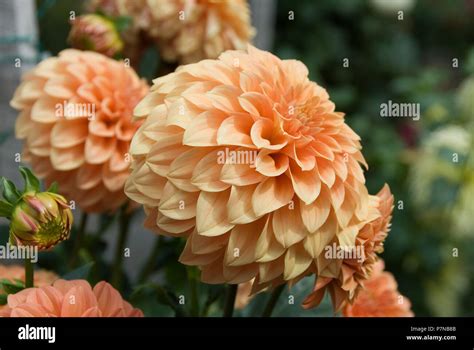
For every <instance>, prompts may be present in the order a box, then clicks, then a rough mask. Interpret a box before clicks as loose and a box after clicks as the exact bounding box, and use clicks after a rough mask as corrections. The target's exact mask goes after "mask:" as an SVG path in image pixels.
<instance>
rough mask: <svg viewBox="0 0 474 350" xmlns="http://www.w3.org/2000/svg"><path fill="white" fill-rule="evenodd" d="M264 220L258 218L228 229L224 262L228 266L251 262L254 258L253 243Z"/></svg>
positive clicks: (260, 230)
mask: <svg viewBox="0 0 474 350" xmlns="http://www.w3.org/2000/svg"><path fill="white" fill-rule="evenodd" d="M265 222H266V220H264V219H260V220H258V221H254V222H252V223H249V224H246V225H237V226H236V227H234V228H233V229H232V231H230V237H229V241H228V244H227V250H226V254H225V257H224V263H225V264H226V265H229V266H242V265H247V264H251V263H253V262H254V259H255V243H256V242H257V239H258V232H262V229H263V226H264V224H265Z"/></svg>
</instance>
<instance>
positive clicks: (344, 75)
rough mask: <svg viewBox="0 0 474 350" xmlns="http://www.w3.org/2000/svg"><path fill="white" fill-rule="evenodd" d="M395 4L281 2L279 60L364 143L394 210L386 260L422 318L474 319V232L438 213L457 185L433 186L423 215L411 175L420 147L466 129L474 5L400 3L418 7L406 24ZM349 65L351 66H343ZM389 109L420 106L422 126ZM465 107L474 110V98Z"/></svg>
mask: <svg viewBox="0 0 474 350" xmlns="http://www.w3.org/2000/svg"><path fill="white" fill-rule="evenodd" d="M390 3H391V1H390V0H387V1H380V0H379V1H376V0H373V1H363V0H352V1H344V0H337V1H334V0H319V1H312V0H301V1H285V0H280V1H279V2H278V18H277V25H276V34H275V38H276V40H275V44H274V52H275V54H276V55H278V56H280V57H283V58H297V59H300V60H301V61H303V62H304V63H305V64H306V65H307V66H308V68H309V70H310V77H311V79H313V80H315V81H316V82H317V83H318V84H320V85H322V86H323V87H325V88H326V89H327V90H328V92H329V94H330V96H331V98H332V99H333V100H334V102H335V103H336V106H337V107H336V108H337V110H338V111H342V112H345V113H346V120H347V123H348V124H349V125H351V126H352V127H353V128H354V129H355V131H356V132H357V133H358V134H359V135H360V136H361V138H362V145H363V154H364V156H365V157H366V160H367V162H368V164H369V167H370V169H369V171H368V172H367V174H366V176H367V186H368V188H369V190H370V192H371V193H376V192H377V191H378V190H379V189H380V187H381V186H382V184H383V183H385V182H387V183H388V184H389V185H390V187H391V189H392V191H393V193H394V195H395V200H396V206H395V209H394V218H393V224H392V231H391V233H390V235H389V238H388V240H387V242H386V244H385V252H384V253H383V258H384V259H385V260H386V267H387V269H388V270H390V271H391V272H392V273H394V275H395V276H396V278H397V280H398V283H399V287H400V290H401V292H402V293H403V294H404V295H406V296H407V297H409V299H410V300H411V301H412V304H413V310H414V312H415V314H416V315H418V316H428V315H443V316H456V315H457V316H461V315H465V316H467V315H469V316H472V314H473V313H474V302H473V301H472V298H469V296H470V295H472V294H473V292H474V290H473V287H472V286H473V283H472V282H473V277H472V276H473V269H472V268H470V264H469V262H470V261H472V259H473V258H474V249H471V248H467V247H472V246H473V244H472V243H473V240H474V225H473V226H471V230H470V232H468V233H466V235H465V236H464V237H463V239H462V240H460V239H459V237H458V236H456V233H455V232H454V229H453V227H452V225H450V224H449V223H448V222H440V220H441V221H442V219H440V218H439V215H438V212H437V211H436V206H438V207H439V206H441V207H442V208H443V210H447V211H450V210H452V208H451V204H452V203H453V201H454V200H455V198H456V196H457V189H456V188H455V187H456V186H454V187H453V184H451V183H449V182H447V181H442V180H441V179H437V181H434V182H433V183H431V184H430V187H429V192H430V195H431V198H430V200H429V201H428V203H426V205H421V206H420V205H417V204H416V203H414V198H413V196H412V191H411V188H412V187H410V183H409V181H407V176H408V174H409V172H410V167H411V166H412V164H415V163H417V161H419V158H418V157H420V155H419V154H418V153H417V152H416V151H415V150H416V149H417V148H418V147H419V145H420V144H421V143H422V140H423V139H425V138H426V137H429V135H430V133H431V131H432V130H435V129H436V128H438V127H440V126H443V125H450V124H457V123H459V122H460V118H461V114H460V113H458V111H457V108H456V103H455V102H456V90H457V88H458V86H459V85H460V83H461V81H462V80H463V79H465V77H466V76H467V74H468V73H472V72H473V69H474V21H473V20H472V19H473V16H474V1H469V0H466V1H465V0H452V1H436V2H433V1H429V0H413V1H393V3H405V4H408V5H410V4H411V5H412V7H411V8H409V7H408V8H405V9H403V8H401V9H402V10H403V20H399V13H398V10H393V9H390V7H391V6H390ZM290 11H293V12H292V13H293V14H294V20H290V19H289V17H290V15H291V12H290ZM345 58H347V59H348V60H349V67H344V66H343V62H344V61H343V60H344V59H345ZM454 59H457V63H458V67H455V66H456V63H455V62H456V60H454ZM388 100H392V101H394V102H414V103H420V105H421V120H420V121H413V120H412V119H408V118H381V117H380V104H381V103H383V102H387V101H388ZM464 100H465V101H470V103H471V106H472V101H474V94H473V95H471V97H470V98H465V99H464ZM470 111H471V113H470V116H468V118H471V119H472V120H474V115H473V111H474V109H472V108H471V110H470ZM472 151H473V150H472V149H471V152H472ZM446 156H448V157H449V159H450V157H451V153H449V152H448V154H447V155H446V154H445V157H446ZM436 162H438V160H436ZM457 164H461V166H462V164H463V160H461V159H460V161H459V163H457ZM454 166H456V165H454ZM471 176H472V175H471ZM415 186H416V185H415ZM471 200H472V199H471ZM398 201H403V209H402V210H401V209H399V208H398V207H397V205H398V204H399V203H398ZM471 214H474V213H471ZM455 219H456V218H455ZM453 247H458V248H460V247H463V248H462V249H461V250H462V256H459V257H458V258H456V257H453V255H452V249H453Z"/></svg>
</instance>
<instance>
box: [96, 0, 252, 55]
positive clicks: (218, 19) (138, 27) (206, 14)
mask: <svg viewBox="0 0 474 350" xmlns="http://www.w3.org/2000/svg"><path fill="white" fill-rule="evenodd" d="M89 7H90V8H93V9H101V10H104V11H105V12H106V13H107V14H109V15H121V16H129V17H131V18H132V19H133V22H134V27H135V32H136V33H137V35H138V32H139V31H142V32H144V33H146V34H147V36H148V37H149V39H151V40H153V41H154V42H155V43H156V44H157V45H158V47H159V48H160V54H161V56H162V57H163V59H164V60H165V61H168V62H178V63H180V64H183V63H192V62H197V61H199V60H202V59H205V58H217V56H218V55H219V54H220V53H222V52H223V51H225V50H234V49H244V48H245V46H246V45H247V43H248V42H249V41H250V40H251V38H252V37H253V34H254V29H253V28H252V27H251V25H250V12H249V8H248V4H247V1H246V0H195V1H188V0H158V1H157V0H92V1H91V5H90V6H89Z"/></svg>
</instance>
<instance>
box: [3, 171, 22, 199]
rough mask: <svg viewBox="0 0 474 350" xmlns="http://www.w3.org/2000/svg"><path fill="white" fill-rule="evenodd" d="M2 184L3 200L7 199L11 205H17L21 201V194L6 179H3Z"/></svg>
mask: <svg viewBox="0 0 474 350" xmlns="http://www.w3.org/2000/svg"><path fill="white" fill-rule="evenodd" d="M1 184H2V187H3V193H2V194H3V198H5V200H6V201H7V202H8V203H10V204H11V205H15V204H16V202H17V201H18V200H19V199H20V197H21V193H20V192H19V191H18V190H17V189H16V187H15V184H14V183H13V182H11V181H10V180H7V179H6V178H4V177H2V178H1Z"/></svg>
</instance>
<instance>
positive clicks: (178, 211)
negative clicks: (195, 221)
mask: <svg viewBox="0 0 474 350" xmlns="http://www.w3.org/2000/svg"><path fill="white" fill-rule="evenodd" d="M198 196H199V193H198V192H185V191H181V190H179V189H178V188H176V187H175V186H173V185H172V184H171V183H170V182H169V181H168V182H167V183H166V185H165V187H164V188H163V194H162V196H161V199H160V204H159V210H160V212H161V213H162V214H164V215H166V216H167V217H169V218H171V219H175V220H187V219H191V218H193V217H195V216H196V203H197V199H198Z"/></svg>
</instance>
